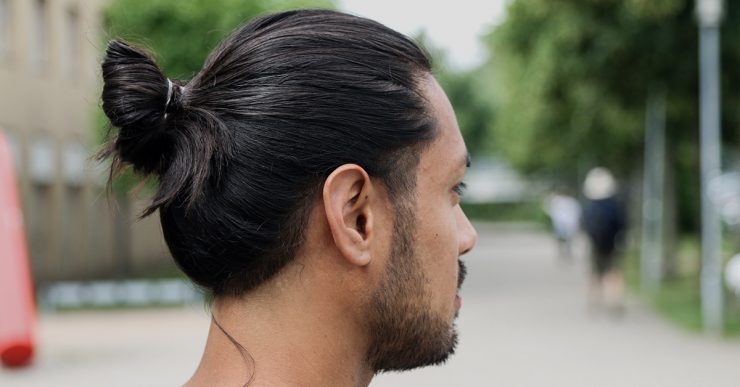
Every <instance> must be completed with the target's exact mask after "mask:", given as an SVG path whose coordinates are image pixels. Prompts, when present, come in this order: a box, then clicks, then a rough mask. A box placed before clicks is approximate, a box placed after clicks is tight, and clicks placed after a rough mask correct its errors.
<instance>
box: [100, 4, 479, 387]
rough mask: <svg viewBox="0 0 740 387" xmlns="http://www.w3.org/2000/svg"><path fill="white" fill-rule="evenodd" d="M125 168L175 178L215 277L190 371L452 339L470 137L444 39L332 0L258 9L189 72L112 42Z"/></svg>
mask: <svg viewBox="0 0 740 387" xmlns="http://www.w3.org/2000/svg"><path fill="white" fill-rule="evenodd" d="M103 79H104V89H103V108H104V110H105V112H106V114H107V115H108V117H109V118H110V119H111V123H112V126H113V127H117V128H119V133H118V135H117V136H116V137H115V138H113V139H112V140H111V142H110V143H109V145H108V147H107V148H106V149H105V150H104V151H103V153H102V155H103V157H107V156H112V157H113V158H114V164H113V165H114V170H113V172H116V170H117V169H119V168H120V167H122V166H126V165H130V166H132V167H133V168H134V169H135V170H136V171H138V172H140V173H143V174H154V175H156V176H158V177H159V182H160V185H159V189H158V192H157V194H156V195H155V198H154V201H153V203H152V206H150V208H149V209H148V210H147V212H146V213H145V215H146V214H149V213H151V212H153V211H155V210H159V211H160V216H161V219H162V227H163V231H164V235H165V239H166V240H167V244H168V247H169V248H170V251H171V252H172V255H173V258H174V259H175V261H176V262H177V263H178V265H179V266H180V267H181V268H182V269H183V271H185V273H186V274H187V275H188V276H189V277H190V278H191V279H192V280H193V281H194V282H195V283H196V284H198V285H200V286H201V287H203V288H204V289H205V290H206V291H208V292H210V293H212V294H213V297H214V301H213V306H212V314H213V322H212V324H211V328H210V332H209V336H208V340H207V343H206V347H205V351H204V354H203V357H202V360H201V363H200V365H199V366H198V369H197V370H196V371H195V374H194V375H193V376H192V378H191V379H190V380H189V381H188V383H187V384H186V385H188V386H227V385H244V384H245V382H246V384H248V385H250V386H366V385H368V384H369V383H370V381H371V379H372V377H373V375H375V374H376V373H378V372H382V371H391V370H407V369H412V368H416V367H421V366H426V365H432V364H439V363H442V362H444V361H445V360H446V359H447V357H448V356H449V355H450V354H452V353H453V351H454V348H455V344H456V341H457V333H456V332H455V328H454V320H455V317H456V316H457V314H458V312H459V310H460V306H461V300H460V298H459V296H458V294H457V291H458V289H459V287H460V285H461V284H462V281H463V278H464V275H465V270H464V266H463V265H462V262H461V261H460V260H459V258H460V256H461V255H463V254H465V253H467V252H468V251H470V250H471V249H472V248H473V246H474V244H475V241H476V233H475V230H474V229H473V227H472V226H471V224H470V222H469V221H468V219H467V218H466V217H465V215H464V214H463V212H462V210H461V208H460V205H459V204H460V195H461V193H462V189H463V187H464V184H463V183H462V179H463V177H464V174H465V171H466V169H467V167H468V166H469V164H470V161H469V156H468V154H467V150H466V147H465V144H464V142H463V139H462V136H461V135H460V130H459V128H458V126H457V123H456V119H455V115H454V112H453V109H452V107H451V106H450V103H449V101H448V99H447V97H446V96H445V93H444V91H442V89H441V88H440V86H439V84H438V83H437V81H436V80H435V79H434V77H433V76H432V75H431V68H430V65H429V61H428V58H427V57H426V55H425V54H424V53H423V51H422V50H421V49H420V48H419V47H418V46H417V45H416V44H415V43H413V42H412V41H410V40H409V39H408V38H406V37H404V36H402V35H400V34H398V33H397V32H395V31H392V30H390V29H388V28H387V27H384V26H382V25H380V24H378V23H375V22H372V21H370V20H367V19H363V18H359V17H355V16H351V15H346V14H342V13H338V12H333V11H320V10H311V11H291V12H285V13H280V14H275V15H270V16H266V17H263V18H259V19H256V20H253V21H252V22H250V23H249V24H247V25H245V26H244V27H242V28H240V29H239V30H237V31H235V32H234V33H233V34H232V35H231V36H230V37H229V38H227V39H226V40H225V41H224V42H222V43H221V45H220V46H219V47H218V48H217V49H215V50H214V52H212V53H211V55H210V56H209V58H208V59H207V60H206V63H205V65H204V67H203V69H202V70H201V71H200V72H199V73H198V74H197V75H196V76H195V77H194V78H193V79H192V80H190V81H189V82H187V83H185V82H181V81H173V80H169V79H167V78H166V77H164V75H162V73H161V72H160V70H159V68H158V67H157V66H156V64H155V63H154V61H153V60H152V59H151V58H150V57H149V56H148V55H147V54H146V53H144V52H143V51H141V50H138V49H136V48H134V47H132V46H130V45H128V44H127V43H123V42H119V41H114V42H111V43H110V44H109V46H108V51H107V53H106V58H105V60H104V62H103Z"/></svg>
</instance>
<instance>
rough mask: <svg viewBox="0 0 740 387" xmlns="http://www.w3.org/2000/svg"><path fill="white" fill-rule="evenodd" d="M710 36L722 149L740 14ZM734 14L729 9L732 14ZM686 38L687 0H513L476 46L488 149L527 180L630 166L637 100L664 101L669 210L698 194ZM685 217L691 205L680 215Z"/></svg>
mask: <svg viewBox="0 0 740 387" xmlns="http://www.w3.org/2000/svg"><path fill="white" fill-rule="evenodd" d="M725 3H726V5H727V9H726V16H725V21H724V24H723V28H722V39H723V40H722V69H723V73H722V95H723V117H722V122H723V129H724V139H725V140H728V141H729V142H730V143H734V142H736V139H737V131H738V127H739V125H740V115H739V114H738V113H737V112H738V109H736V108H735V107H737V106H738V103H740V88H739V87H738V86H740V76H739V75H740V74H739V73H738V72H737V71H736V69H737V68H740V6H738V5H737V4H733V3H732V2H725ZM733 5H734V6H733ZM698 39H699V37H698V27H697V23H696V20H695V16H694V1H689V0H661V1H653V0H514V1H512V2H511V4H510V5H509V8H508V16H507V19H506V20H505V22H504V23H503V24H502V25H500V26H499V27H497V28H495V29H494V30H493V31H492V32H491V33H490V34H489V35H488V36H487V38H486V44H487V45H488V46H489V48H490V51H491V52H492V57H491V59H490V60H489V62H488V64H487V67H489V68H490V69H492V72H493V74H495V76H494V79H493V83H492V85H493V87H495V93H494V96H495V97H494V98H495V106H496V115H495V118H496V121H495V125H494V132H495V136H496V137H497V143H498V144H499V145H500V147H499V150H500V151H501V152H502V153H503V154H505V155H506V156H507V158H508V159H509V160H510V161H511V162H512V164H513V165H515V166H516V167H518V168H519V169H521V170H523V171H525V172H528V173H543V174H547V175H550V176H551V175H558V176H564V177H566V178H568V179H570V180H574V179H575V177H576V173H578V171H583V169H585V168H588V167H590V166H594V165H604V166H607V167H610V168H612V169H613V170H616V171H617V172H618V173H620V174H622V175H623V176H624V175H625V174H627V173H630V172H632V171H635V170H638V169H639V168H640V167H641V163H642V153H643V145H644V144H643V141H644V140H643V139H644V129H645V106H646V100H647V98H648V96H649V95H650V94H651V93H662V92H664V93H665V95H666V106H667V108H666V133H667V137H668V148H669V150H668V152H669V155H672V158H673V159H674V160H675V163H671V162H669V165H668V167H669V168H675V172H676V179H677V183H678V186H679V187H682V188H681V191H680V192H679V196H680V199H685V200H693V199H692V198H695V197H696V196H697V192H696V189H697V187H698V127H699V123H698V121H699V120H698V107H699V99H698V98H699V93H698V83H699V78H698V72H699V68H698V48H699V47H698ZM692 206H694V204H692Z"/></svg>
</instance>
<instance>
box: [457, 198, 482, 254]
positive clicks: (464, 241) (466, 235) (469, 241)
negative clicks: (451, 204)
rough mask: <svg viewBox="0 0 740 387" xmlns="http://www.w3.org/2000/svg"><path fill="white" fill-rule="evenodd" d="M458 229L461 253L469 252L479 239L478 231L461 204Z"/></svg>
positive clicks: (458, 211)
mask: <svg viewBox="0 0 740 387" xmlns="http://www.w3.org/2000/svg"><path fill="white" fill-rule="evenodd" d="M457 230H458V236H459V239H458V240H459V242H460V247H459V248H460V255H464V254H467V253H468V252H470V250H472V249H473V247H474V246H475V243H476V242H477V241H478V232H476V231H475V228H474V227H473V225H472V224H471V223H470V220H469V219H468V217H467V216H466V215H465V213H464V212H463V210H462V208H460V206H457Z"/></svg>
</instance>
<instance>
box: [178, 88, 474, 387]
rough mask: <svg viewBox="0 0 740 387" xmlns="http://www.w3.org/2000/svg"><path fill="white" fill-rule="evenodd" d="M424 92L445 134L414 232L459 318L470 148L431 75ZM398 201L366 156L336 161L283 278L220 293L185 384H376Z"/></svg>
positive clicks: (425, 180)
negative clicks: (374, 315)
mask: <svg viewBox="0 0 740 387" xmlns="http://www.w3.org/2000/svg"><path fill="white" fill-rule="evenodd" d="M424 92H425V94H426V95H427V98H429V100H430V102H431V104H432V107H433V110H434V114H435V116H436V118H437V121H438V125H439V131H440V132H439V134H438V136H437V138H436V139H435V140H434V142H433V143H432V145H431V146H430V147H428V148H427V149H426V150H425V151H424V153H422V155H421V161H420V165H419V168H418V175H417V203H416V210H417V217H418V218H419V219H423V220H424V222H420V223H422V225H421V226H420V227H419V230H418V231H417V233H416V235H415V240H416V242H418V245H419V249H420V253H421V254H419V256H420V257H421V258H420V259H421V260H422V267H423V270H424V272H425V275H426V277H427V278H428V279H429V284H428V286H426V287H427V289H426V292H427V294H428V295H429V299H430V306H431V308H432V309H433V311H434V312H435V313H436V314H437V315H439V316H443V318H444V320H445V321H447V322H449V324H450V326H451V325H452V321H453V320H454V318H455V314H456V313H457V306H456V301H455V298H456V297H455V296H456V294H457V278H458V258H459V256H460V255H462V254H464V253H466V252H468V251H469V250H470V249H472V247H473V245H474V244H475V241H476V239H477V235H476V233H475V230H474V229H473V227H472V226H471V225H470V222H469V221H468V219H467V218H466V217H465V215H464V214H463V212H462V210H461V209H460V206H459V195H458V194H456V193H455V192H454V190H453V189H452V188H453V187H454V186H455V185H456V184H457V183H459V182H460V180H461V179H462V177H463V175H464V174H465V170H466V165H465V164H466V156H467V151H466V149H465V144H464V143H463V141H462V137H461V136H460V130H459V128H458V127H457V123H456V120H455V116H454V112H453V111H452V107H451V106H450V104H449V101H448V100H447V97H446V96H445V94H444V92H443V91H442V89H441V88H440V87H439V85H438V84H437V82H436V80H434V79H433V78H431V77H428V79H427V80H426V82H425V86H424ZM393 211H394V210H393V206H392V205H391V202H390V200H389V198H388V195H387V192H386V190H385V188H384V186H383V185H382V183H380V182H379V181H377V180H375V179H371V178H370V177H369V176H368V175H367V173H366V172H365V171H364V170H363V169H362V168H361V167H360V166H357V165H353V164H346V165H343V166H341V167H339V168H337V169H336V170H335V171H334V172H333V173H332V174H331V175H330V176H329V177H328V178H327V180H326V183H325V184H324V189H323V192H322V193H321V195H319V197H318V198H317V200H316V202H315V204H314V206H313V208H312V212H311V215H310V218H309V222H308V227H307V229H306V239H305V243H304V245H303V246H302V247H301V249H300V251H299V253H298V255H297V256H296V258H295V259H294V260H293V262H292V263H290V264H289V265H288V266H287V267H286V268H284V269H283V270H282V271H281V272H280V273H279V274H278V275H277V276H276V277H275V278H273V279H271V280H270V281H268V282H267V283H265V284H263V285H262V286H260V287H259V288H257V289H255V290H253V291H251V292H249V293H248V294H246V295H244V296H242V297H239V298H217V299H215V300H214V304H213V309H212V313H213V317H214V318H215V320H216V321H218V323H219V324H220V325H221V326H222V327H223V328H224V329H225V330H226V331H227V332H228V333H229V334H230V335H231V336H232V337H233V338H234V339H235V340H236V341H237V342H239V343H240V344H241V345H242V346H243V347H244V348H245V349H246V350H247V351H248V352H249V353H248V356H247V361H245V360H244V358H243V357H242V356H241V354H240V352H239V350H237V347H236V346H235V345H234V344H233V343H232V342H231V341H230V340H229V339H228V338H227V336H226V335H225V334H224V333H223V332H221V330H220V329H219V328H218V326H217V325H216V324H215V323H213V322H212V323H211V327H210V331H209V335H208V339H207V342H206V347H205V351H204V354H203V357H202V359H201V362H200V365H199V366H198V368H197V370H196V371H195V374H194V375H193V376H192V378H191V379H190V380H189V381H188V382H187V383H186V384H185V385H186V386H196V387H197V386H214V385H218V386H242V385H244V384H245V383H246V382H247V381H249V385H250V386H367V385H368V384H369V383H370V381H371V380H372V377H373V375H374V372H375V371H374V370H373V369H372V368H371V365H369V364H368V362H367V358H366V354H367V352H368V347H369V337H368V332H367V331H366V330H367V325H366V321H365V320H366V316H367V313H368V312H367V305H368V302H369V298H370V295H371V294H372V292H373V290H374V289H376V288H377V287H378V284H379V283H380V282H381V280H382V276H383V275H384V273H385V268H386V265H387V264H388V261H389V259H388V256H389V251H390V249H391V240H392V235H391V233H392V230H393V222H394V213H393Z"/></svg>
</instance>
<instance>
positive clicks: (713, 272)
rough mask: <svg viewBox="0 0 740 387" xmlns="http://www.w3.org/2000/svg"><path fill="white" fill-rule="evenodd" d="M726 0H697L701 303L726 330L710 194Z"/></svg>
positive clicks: (715, 171) (716, 155)
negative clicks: (720, 46) (721, 25)
mask: <svg viewBox="0 0 740 387" xmlns="http://www.w3.org/2000/svg"><path fill="white" fill-rule="evenodd" d="M722 13H723V3H722V0H697V2H696V14H697V17H698V19H699V65H700V69H699V71H700V103H699V104H700V121H701V122H700V125H701V126H700V131H701V134H700V141H701V212H702V226H701V227H702V230H701V231H702V233H701V248H702V270H701V305H702V318H703V321H704V328H705V330H707V331H709V332H712V333H720V332H722V326H723V317H722V309H723V308H722V251H721V244H722V224H721V221H720V218H719V216H718V214H717V210H716V208H715V206H714V205H713V204H712V202H711V198H710V197H709V184H710V182H711V181H712V179H714V178H715V177H717V176H719V175H720V172H721V164H720V162H721V161H720V160H721V159H720V144H721V137H720V83H719V79H720V78H719V77H720V66H719V57H720V51H719V27H720V24H721V22H722Z"/></svg>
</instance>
